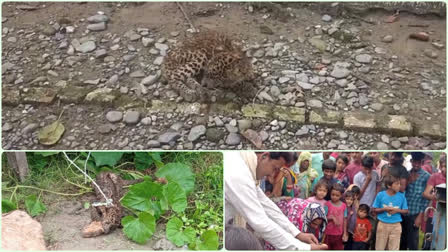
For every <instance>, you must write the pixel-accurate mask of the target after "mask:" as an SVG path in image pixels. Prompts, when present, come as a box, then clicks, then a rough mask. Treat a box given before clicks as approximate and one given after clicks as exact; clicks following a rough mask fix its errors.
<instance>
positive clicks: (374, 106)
mask: <svg viewBox="0 0 448 252" xmlns="http://www.w3.org/2000/svg"><path fill="white" fill-rule="evenodd" d="M370 107H371V108H372V109H373V110H375V111H381V110H383V107H384V106H383V104H381V103H372V104H371V105H370Z"/></svg>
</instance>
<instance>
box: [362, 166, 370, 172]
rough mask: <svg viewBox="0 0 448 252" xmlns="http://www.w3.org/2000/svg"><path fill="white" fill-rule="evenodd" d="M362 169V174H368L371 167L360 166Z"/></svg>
mask: <svg viewBox="0 0 448 252" xmlns="http://www.w3.org/2000/svg"><path fill="white" fill-rule="evenodd" d="M362 171H363V172H364V174H369V173H371V172H372V169H369V168H367V167H364V166H362Z"/></svg>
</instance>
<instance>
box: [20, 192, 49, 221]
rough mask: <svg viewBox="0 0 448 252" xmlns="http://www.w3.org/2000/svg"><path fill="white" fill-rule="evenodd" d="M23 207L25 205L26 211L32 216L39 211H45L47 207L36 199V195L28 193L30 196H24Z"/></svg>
mask: <svg viewBox="0 0 448 252" xmlns="http://www.w3.org/2000/svg"><path fill="white" fill-rule="evenodd" d="M25 207H26V210H27V211H28V213H29V214H30V215H31V216H32V217H34V216H37V215H39V214H41V213H45V211H47V208H46V207H45V205H44V204H43V203H42V202H40V201H39V200H37V196H36V195H30V196H28V197H26V199H25Z"/></svg>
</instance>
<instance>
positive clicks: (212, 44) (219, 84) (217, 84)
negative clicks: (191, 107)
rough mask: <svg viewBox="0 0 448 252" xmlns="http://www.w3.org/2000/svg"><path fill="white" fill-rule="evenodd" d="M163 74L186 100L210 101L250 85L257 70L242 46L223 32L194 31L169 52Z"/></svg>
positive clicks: (242, 92)
mask: <svg viewBox="0 0 448 252" xmlns="http://www.w3.org/2000/svg"><path fill="white" fill-rule="evenodd" d="M162 75H163V77H164V79H165V80H166V81H167V82H168V84H169V85H170V86H171V87H172V88H173V89H175V90H176V91H177V92H178V93H179V95H180V96H182V97H183V98H184V99H185V100H186V101H188V102H192V101H197V100H200V101H210V97H212V96H215V97H222V95H223V94H224V92H225V91H226V90H232V91H233V90H240V91H239V92H237V93H239V94H244V92H247V90H249V89H251V88H252V86H251V85H249V84H250V82H253V81H254V80H255V73H254V70H253V67H252V64H251V62H250V59H249V58H248V57H247V56H246V54H245V53H244V52H243V50H242V48H241V46H239V45H237V44H235V42H234V41H233V40H232V39H231V38H230V37H228V36H227V35H224V34H222V33H218V32H215V31H204V32H200V33H198V34H195V36H194V37H193V38H190V39H187V40H186V41H184V42H183V44H182V45H181V46H179V47H177V48H175V49H174V50H172V51H170V52H169V53H168V55H167V56H166V58H165V60H164V63H163V66H162Z"/></svg>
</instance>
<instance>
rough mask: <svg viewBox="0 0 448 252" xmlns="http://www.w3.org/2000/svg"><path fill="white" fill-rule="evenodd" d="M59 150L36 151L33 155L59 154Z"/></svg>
mask: <svg viewBox="0 0 448 252" xmlns="http://www.w3.org/2000/svg"><path fill="white" fill-rule="evenodd" d="M59 153H60V151H38V152H34V155H41V156H43V157H48V156H53V155H57V154H59Z"/></svg>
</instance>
